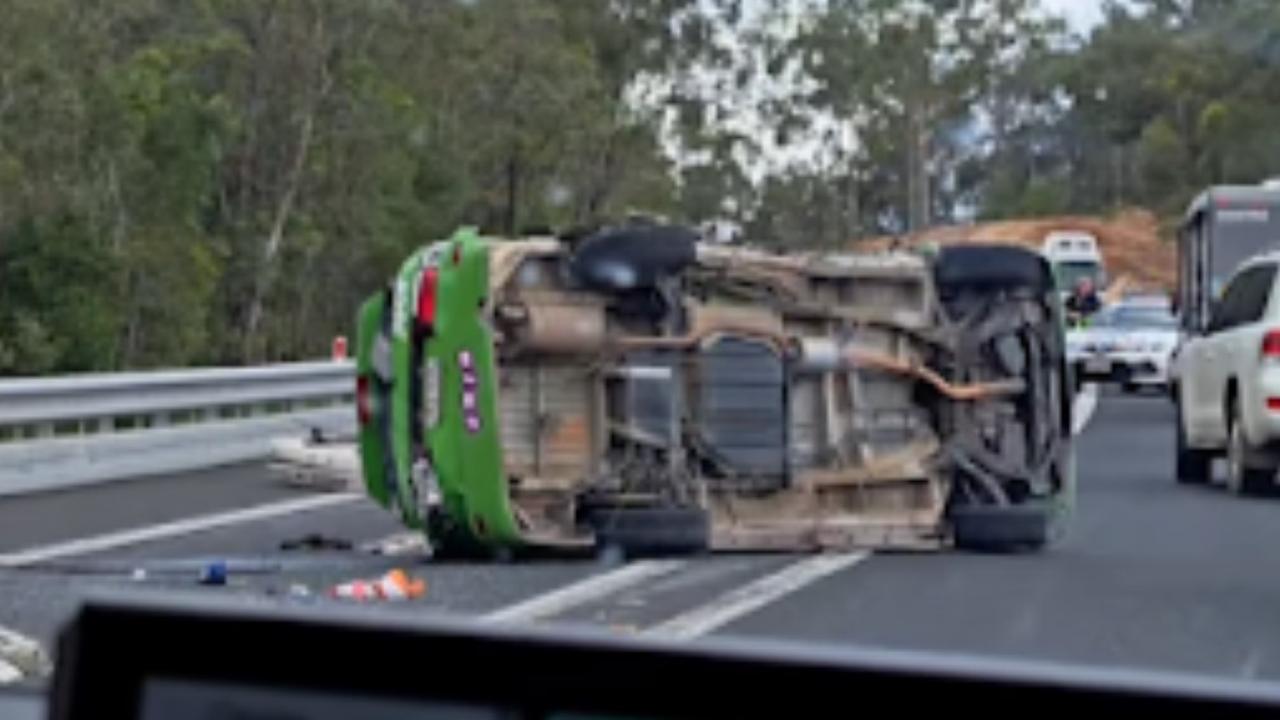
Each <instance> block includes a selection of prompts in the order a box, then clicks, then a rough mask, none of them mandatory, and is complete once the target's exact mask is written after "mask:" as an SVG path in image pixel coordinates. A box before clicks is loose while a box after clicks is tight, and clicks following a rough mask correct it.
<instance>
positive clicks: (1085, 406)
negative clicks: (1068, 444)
mask: <svg viewBox="0 0 1280 720" xmlns="http://www.w3.org/2000/svg"><path fill="white" fill-rule="evenodd" d="M1074 402H1075V407H1074V408H1072V410H1071V417H1072V419H1073V420H1074V421H1075V427H1073V428H1071V434H1072V435H1079V434H1080V433H1082V432H1084V429H1085V428H1086V427H1088V426H1089V421H1090V420H1092V419H1093V411H1094V410H1097V409H1098V386H1097V385H1096V384H1094V383H1089V384H1087V385H1085V386H1084V387H1083V388H1081V389H1080V392H1079V394H1077V395H1076V399H1075V401H1074Z"/></svg>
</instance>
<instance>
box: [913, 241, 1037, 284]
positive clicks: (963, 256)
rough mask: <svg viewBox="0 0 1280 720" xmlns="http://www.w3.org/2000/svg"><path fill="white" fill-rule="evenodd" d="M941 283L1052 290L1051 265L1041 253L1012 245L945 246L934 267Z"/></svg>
mask: <svg viewBox="0 0 1280 720" xmlns="http://www.w3.org/2000/svg"><path fill="white" fill-rule="evenodd" d="M934 275H935V277H936V280H937V283H938V285H939V286H940V287H941V288H943V289H944V291H945V290H955V289H959V288H962V287H983V288H991V287H1002V288H1015V287H1022V288H1029V289H1031V290H1034V291H1037V292H1049V291H1051V290H1052V289H1053V277H1052V276H1051V274H1050V272H1049V267H1048V264H1047V263H1046V262H1045V260H1044V258H1043V257H1041V256H1040V255H1039V254H1038V253H1034V252H1031V251H1030V250H1027V249H1025V248H1020V247H1014V246H1011V245H952V246H949V247H946V248H943V249H942V252H941V253H940V254H939V255H938V262H937V264H936V265H935V266H934Z"/></svg>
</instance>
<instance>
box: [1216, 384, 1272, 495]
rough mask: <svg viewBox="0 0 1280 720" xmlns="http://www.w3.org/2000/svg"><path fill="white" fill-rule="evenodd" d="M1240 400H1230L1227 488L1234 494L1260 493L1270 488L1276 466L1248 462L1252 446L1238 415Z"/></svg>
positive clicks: (1251, 453)
mask: <svg viewBox="0 0 1280 720" xmlns="http://www.w3.org/2000/svg"><path fill="white" fill-rule="evenodd" d="M1240 415H1241V413H1240V401H1239V400H1238V399H1236V400H1232V402H1231V413H1230V415H1229V416H1228V417H1230V418H1231V425H1230V427H1228V428H1227V488H1228V489H1229V490H1231V492H1233V493H1235V494H1236V495H1261V494H1263V493H1265V492H1266V491H1267V490H1269V489H1270V488H1271V485H1272V482H1273V481H1274V479H1275V475H1276V468H1275V467H1274V466H1271V465H1266V464H1261V463H1257V462H1250V461H1251V459H1252V458H1251V456H1252V455H1253V448H1252V447H1251V446H1250V445H1249V439H1248V438H1247V437H1245V433H1244V422H1243V421H1242V420H1241V417H1240Z"/></svg>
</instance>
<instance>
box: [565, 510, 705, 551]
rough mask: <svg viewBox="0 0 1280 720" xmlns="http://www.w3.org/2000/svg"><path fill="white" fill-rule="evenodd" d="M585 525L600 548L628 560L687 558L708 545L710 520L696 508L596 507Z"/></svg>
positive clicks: (702, 511) (703, 511)
mask: <svg viewBox="0 0 1280 720" xmlns="http://www.w3.org/2000/svg"><path fill="white" fill-rule="evenodd" d="M588 523H589V524H590V525H591V527H592V529H593V530H594V531H595V534H596V544H597V545H599V546H600V547H602V548H610V547H616V548H618V549H620V550H622V551H623V553H625V554H626V555H627V556H629V557H637V556H654V555H690V554H695V553H700V552H705V551H706V550H707V548H708V547H709V546H710V544H711V519H710V516H709V515H708V513H707V511H706V510H703V509H702V508H696V507H677V506H657V507H598V508H594V509H593V510H591V512H590V514H589V515H588Z"/></svg>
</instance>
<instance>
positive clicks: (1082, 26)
mask: <svg viewBox="0 0 1280 720" xmlns="http://www.w3.org/2000/svg"><path fill="white" fill-rule="evenodd" d="M1044 4H1045V6H1047V7H1048V8H1050V9H1052V10H1053V11H1054V12H1057V13H1059V14H1062V15H1065V16H1066V17H1067V19H1068V20H1069V21H1070V22H1071V29H1072V30H1088V29H1089V28H1092V27H1093V26H1094V25H1096V24H1097V23H1098V22H1099V21H1100V20H1102V0H1044Z"/></svg>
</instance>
